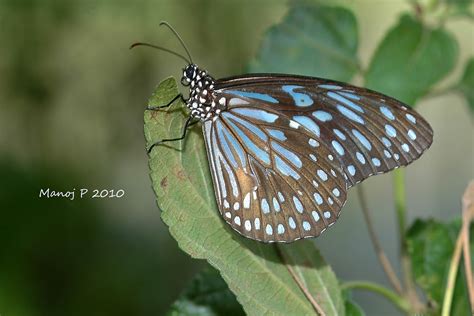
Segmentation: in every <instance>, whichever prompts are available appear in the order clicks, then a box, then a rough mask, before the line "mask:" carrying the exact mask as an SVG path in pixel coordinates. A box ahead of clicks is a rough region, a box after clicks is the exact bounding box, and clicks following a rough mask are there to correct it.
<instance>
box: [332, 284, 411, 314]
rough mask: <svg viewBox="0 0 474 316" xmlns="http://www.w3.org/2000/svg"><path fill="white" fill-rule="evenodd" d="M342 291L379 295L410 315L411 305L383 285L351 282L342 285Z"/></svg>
mask: <svg viewBox="0 0 474 316" xmlns="http://www.w3.org/2000/svg"><path fill="white" fill-rule="evenodd" d="M341 289H363V290H367V291H371V292H374V293H378V294H380V295H382V296H383V297H385V298H386V299H388V300H389V301H391V302H392V303H393V304H394V305H395V306H397V307H398V308H399V309H400V310H401V311H403V312H405V313H410V310H411V309H410V303H409V302H408V301H407V300H406V299H405V298H404V297H402V296H400V295H398V294H397V293H395V292H393V291H392V290H390V289H387V288H385V287H383V286H381V285H378V284H376V283H372V282H366V281H350V282H346V283H343V284H341Z"/></svg>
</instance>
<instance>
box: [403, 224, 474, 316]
mask: <svg viewBox="0 0 474 316" xmlns="http://www.w3.org/2000/svg"><path fill="white" fill-rule="evenodd" d="M459 228H460V222H459V221H454V222H452V223H448V224H445V223H440V222H437V221H435V220H428V221H423V220H417V221H416V222H415V223H414V224H413V225H412V227H411V228H410V230H409V231H408V233H407V240H408V251H409V254H410V256H411V260H412V266H413V273H414V276H415V279H416V282H417V283H418V285H419V286H420V287H421V288H422V289H423V290H424V291H425V292H426V294H427V295H428V297H429V299H430V300H432V302H433V303H434V305H435V309H436V310H437V311H439V310H440V308H441V306H442V301H443V297H444V291H445V288H446V281H447V276H448V270H449V265H450V262H451V257H452V255H453V251H454V246H455V243H456V239H457V235H458V232H459ZM473 233H474V226H473V227H472V228H471V236H473V235H472V234H473ZM473 254H474V243H473V242H472V241H471V256H472V255H473ZM473 259H474V258H473ZM469 310H470V309H469V302H468V296H467V288H466V281H465V277H464V268H463V267H462V265H461V269H460V270H459V271H458V275H457V279H456V287H455V290H454V296H453V303H452V309H451V314H450V315H468V314H469Z"/></svg>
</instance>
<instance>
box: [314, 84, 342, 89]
mask: <svg viewBox="0 0 474 316" xmlns="http://www.w3.org/2000/svg"><path fill="white" fill-rule="evenodd" d="M318 88H322V89H329V90H332V89H334V90H339V89H342V87H340V86H336V85H332V84H320V85H318Z"/></svg>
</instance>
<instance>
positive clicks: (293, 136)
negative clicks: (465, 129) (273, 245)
mask: <svg viewBox="0 0 474 316" xmlns="http://www.w3.org/2000/svg"><path fill="white" fill-rule="evenodd" d="M161 24H162V25H166V26H167V27H168V28H169V29H170V30H171V31H172V32H173V33H174V34H175V35H176V36H177V38H178V39H179V41H180V42H181V44H182V45H183V47H184V49H185V51H186V53H187V57H188V58H186V57H185V56H183V55H180V54H178V53H176V52H173V51H170V50H168V49H166V48H163V47H160V46H155V45H151V44H147V43H135V44H134V45H132V47H134V46H138V45H146V46H152V47H155V48H158V49H161V50H165V51H167V52H170V53H172V54H175V55H177V56H178V57H181V58H182V59H184V60H185V61H186V63H187V66H186V67H185V68H184V69H183V77H182V80H181V83H182V84H183V85H184V86H187V87H189V98H188V99H184V97H182V95H178V96H176V97H175V98H174V99H173V100H172V101H171V102H170V103H169V104H166V105H163V106H161V107H159V108H163V107H167V106H170V105H171V104H172V103H173V102H174V101H176V100H177V99H178V98H181V99H183V101H184V102H185V103H186V106H187V108H188V109H189V112H190V114H189V117H188V119H187V121H186V123H185V124H184V129H183V134H182V135H181V137H177V138H172V139H164V140H160V141H158V142H156V143H154V144H152V145H151V146H150V147H149V148H148V151H149V152H151V151H152V150H153V148H155V146H156V145H160V144H162V143H163V142H167V141H174V140H179V139H183V138H184V137H185V135H186V131H187V129H188V127H189V126H191V125H192V124H195V123H197V122H200V123H201V124H202V131H203V135H204V141H205V146H206V150H207V156H208V160H209V168H210V171H211V175H212V181H213V184H214V191H215V197H216V201H217V205H218V208H219V212H220V214H221V216H222V218H223V219H224V220H225V221H226V222H227V224H229V225H230V226H231V227H232V228H233V229H234V230H236V231H237V232H239V233H240V234H242V235H243V236H245V237H247V238H250V239H254V240H258V241H262V242H292V241H295V240H298V239H301V238H309V237H317V236H319V235H320V234H321V233H322V232H324V231H325V230H326V229H327V228H328V227H330V226H331V225H333V224H334V223H335V222H336V220H337V219H338V217H339V215H340V212H341V209H342V207H343V206H344V204H345V202H346V199H347V191H348V189H349V188H351V187H353V186H354V185H355V184H357V183H359V182H361V181H363V180H365V179H367V178H368V177H370V176H372V175H376V174H381V173H385V172H388V171H390V170H393V169H396V168H398V167H401V166H406V165H408V164H409V163H411V162H412V161H414V160H415V159H417V158H419V157H420V156H421V154H422V153H423V152H424V151H425V150H426V149H428V148H429V147H430V145H431V143H432V141H433V130H432V128H431V127H430V125H429V124H428V122H427V121H426V120H425V119H423V118H422V117H421V116H420V115H419V114H418V113H416V112H415V111H414V110H412V109H410V108H409V107H408V106H407V105H405V104H403V103H402V102H400V101H397V100H396V99H394V98H391V97H389V96H386V95H384V94H382V93H378V92H375V91H372V90H369V89H365V88H360V87H356V86H353V85H350V84H347V83H342V82H337V81H333V80H327V79H321V78H315V77H306V76H297V75H286V74H247V75H242V76H236V77H230V78H224V79H215V78H213V77H212V76H211V75H210V74H209V73H208V72H207V71H206V70H204V69H202V68H200V67H198V66H197V65H196V64H194V63H193V62H192V58H191V55H190V54H189V51H188V50H187V48H186V46H185V45H184V42H183V41H182V39H181V37H180V36H179V35H178V34H177V32H176V31H175V30H174V29H173V28H172V27H171V26H170V25H169V24H168V23H166V22H162V23H161ZM156 109H157V108H152V109H151V110H156Z"/></svg>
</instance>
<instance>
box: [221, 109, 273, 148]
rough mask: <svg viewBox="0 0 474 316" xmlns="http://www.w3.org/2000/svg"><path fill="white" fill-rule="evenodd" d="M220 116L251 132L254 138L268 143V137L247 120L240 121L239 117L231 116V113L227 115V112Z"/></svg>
mask: <svg viewBox="0 0 474 316" xmlns="http://www.w3.org/2000/svg"><path fill="white" fill-rule="evenodd" d="M222 116H223V117H224V118H225V119H226V120H227V121H228V120H232V121H234V122H237V123H239V124H241V125H243V126H244V127H245V128H246V129H248V130H249V131H251V132H252V133H253V134H255V136H257V137H258V138H260V139H261V140H262V141H264V142H266V141H268V137H267V135H266V134H265V132H264V131H262V130H261V129H260V128H258V127H257V126H256V125H255V124H252V123H250V122H249V121H247V120H244V119H241V118H240V117H237V116H235V115H233V114H232V113H229V112H225V113H223V114H222Z"/></svg>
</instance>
